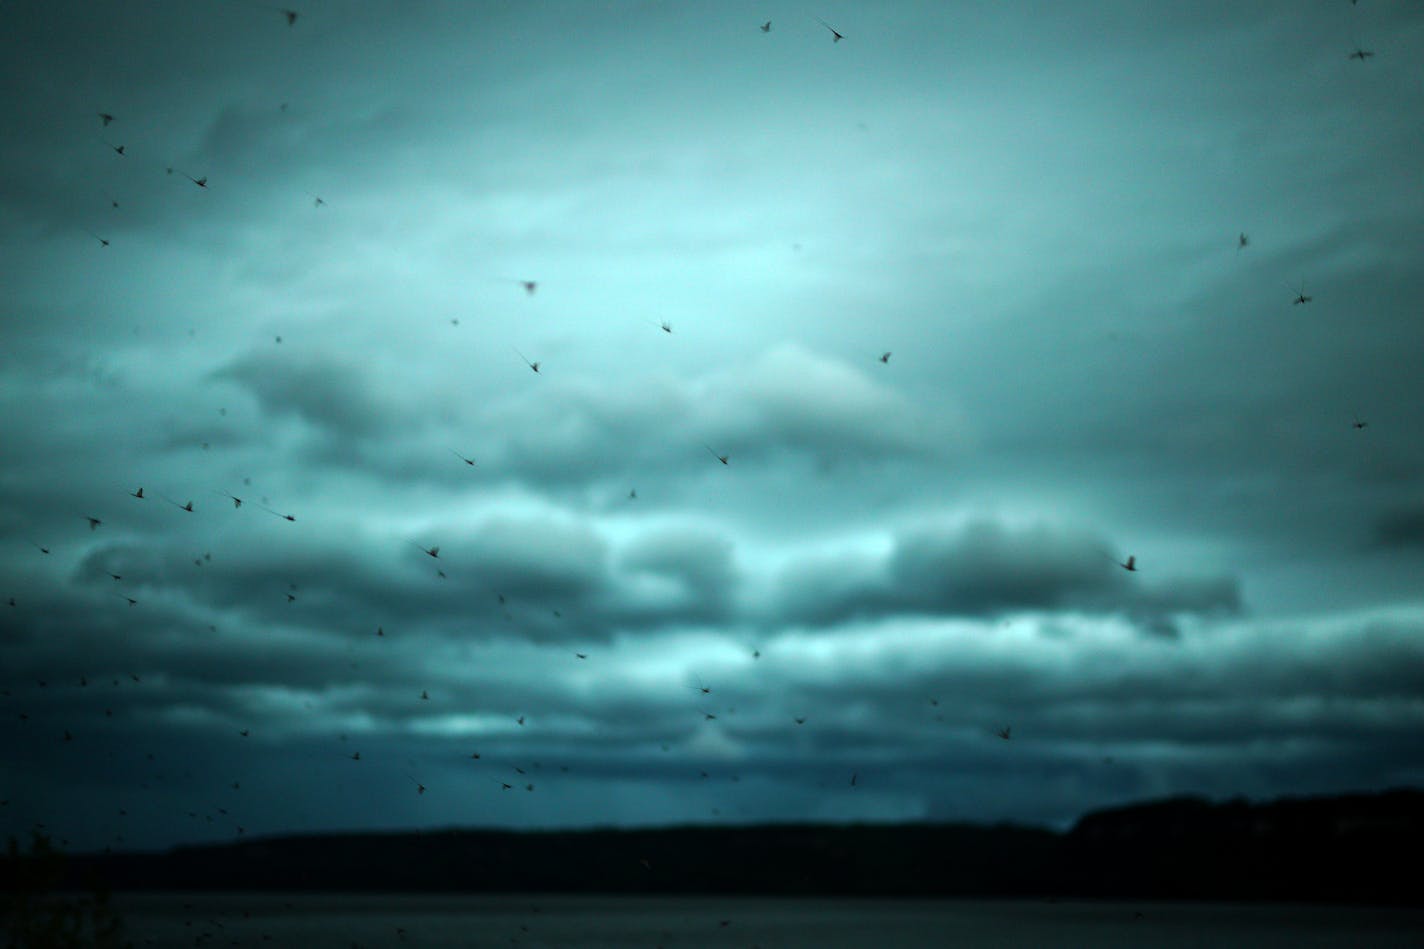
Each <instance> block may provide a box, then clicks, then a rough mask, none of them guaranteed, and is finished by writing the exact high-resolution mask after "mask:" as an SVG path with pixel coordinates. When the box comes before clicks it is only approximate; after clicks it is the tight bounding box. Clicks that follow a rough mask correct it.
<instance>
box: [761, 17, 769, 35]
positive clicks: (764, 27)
mask: <svg viewBox="0 0 1424 949" xmlns="http://www.w3.org/2000/svg"><path fill="white" fill-rule="evenodd" d="M761 31H762V32H763V33H770V32H771V21H770V20H767V21H766V22H765V23H763V24H762V25H761Z"/></svg>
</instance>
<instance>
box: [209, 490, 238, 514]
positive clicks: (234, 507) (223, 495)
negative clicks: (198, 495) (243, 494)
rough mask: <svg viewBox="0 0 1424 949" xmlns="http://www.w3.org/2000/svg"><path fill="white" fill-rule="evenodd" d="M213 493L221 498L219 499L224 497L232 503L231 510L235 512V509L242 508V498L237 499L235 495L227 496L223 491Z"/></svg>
mask: <svg viewBox="0 0 1424 949" xmlns="http://www.w3.org/2000/svg"><path fill="white" fill-rule="evenodd" d="M213 493H214V494H216V495H219V496H221V497H225V498H227V499H228V500H229V501H231V502H232V507H233V510H236V509H238V508H240V507H242V498H240V497H238V496H237V495H235V494H228V493H226V492H224V491H214V492H213Z"/></svg>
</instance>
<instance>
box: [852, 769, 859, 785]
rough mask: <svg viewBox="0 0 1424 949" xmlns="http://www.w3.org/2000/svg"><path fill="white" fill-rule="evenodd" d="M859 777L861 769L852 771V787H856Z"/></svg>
mask: <svg viewBox="0 0 1424 949" xmlns="http://www.w3.org/2000/svg"><path fill="white" fill-rule="evenodd" d="M859 777H860V772H859V771H852V772H851V773H850V786H851V787H855V782H856V779H857V778H859Z"/></svg>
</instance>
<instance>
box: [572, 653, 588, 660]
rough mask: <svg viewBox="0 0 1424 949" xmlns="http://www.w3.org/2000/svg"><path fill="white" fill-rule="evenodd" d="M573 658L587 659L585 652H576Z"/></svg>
mask: <svg viewBox="0 0 1424 949" xmlns="http://www.w3.org/2000/svg"><path fill="white" fill-rule="evenodd" d="M574 657H575V658H578V659H587V658H588V653H586V652H576V653H574Z"/></svg>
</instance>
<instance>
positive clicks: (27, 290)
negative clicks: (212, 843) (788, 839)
mask: <svg viewBox="0 0 1424 949" xmlns="http://www.w3.org/2000/svg"><path fill="white" fill-rule="evenodd" d="M294 2H296V0H294ZM296 12H297V14H298V15H297V18H296V20H295V22H294V23H292V24H291V25H290V26H289V25H288V23H287V21H286V17H285V16H284V15H283V13H282V12H281V9H280V7H279V6H275V5H274V6H267V5H264V4H261V3H255V2H254V3H246V2H239V0H199V2H188V3H176V2H167V0H153V2H143V3H123V4H80V3H58V4H55V3H45V4H40V3H37V2H30V0H24V2H17V3H11V4H8V5H7V6H6V7H5V9H4V11H3V12H0V121H3V128H4V129H5V138H6V142H7V144H6V146H5V148H4V149H3V151H0V241H3V246H4V250H5V252H4V255H3V257H0V285H3V287H4V290H5V292H4V294H3V296H0V327H2V328H3V329H0V332H3V346H2V347H0V444H3V446H4V449H3V457H4V459H5V463H4V465H3V466H0V538H3V543H0V605H2V606H3V608H2V609H0V749H3V750H0V801H4V802H5V803H4V804H3V806H0V832H18V831H22V830H24V829H25V828H28V827H30V826H32V825H33V824H35V823H36V822H43V823H44V824H46V826H48V827H49V828H51V829H52V830H54V831H55V833H56V835H57V836H60V837H64V838H66V839H69V840H71V841H72V842H73V843H74V844H75V845H76V846H84V847H98V846H104V845H114V846H161V845H167V844H170V843H174V842H179V841H189V840H209V839H227V838H231V837H233V836H235V835H237V834H238V828H239V827H240V828H241V830H242V833H244V834H253V835H255V834H260V833H278V832H285V831H299V830H300V831H305V830H319V829H335V828H342V829H353V828H355V829H359V828H376V827H412V826H416V827H418V826H448V825H452V824H477V825H494V826H515V827H530V826H554V825H560V826H564V825H630V824H644V823H675V822H688V821H693V822H697V821H713V822H718V821H721V822H738V823H740V822H747V821H759V820H783V819H804V818H813V819H826V820H906V819H968V820H999V819H1015V820H1024V821H1043V822H1064V821H1068V820H1071V819H1072V818H1074V817H1076V816H1077V815H1078V814H1080V813H1082V812H1083V811H1085V810H1087V809H1090V808H1093V807H1098V806H1104V805H1109V804H1113V803H1118V802H1122V801H1126V800H1134V799H1139V798H1143V797H1151V796H1160V795H1165V794H1173V793H1187V792H1193V793H1205V794H1209V795H1217V796H1224V795H1231V794H1246V795H1250V796H1272V795H1279V794H1289V793H1312V792H1329V791H1338V790H1345V789H1374V788H1384V787H1390V786H1397V785H1405V784H1416V785H1417V784H1420V783H1424V755H1421V752H1420V750H1419V744H1418V735H1419V733H1420V728H1421V727H1424V705H1421V702H1420V696H1421V695H1424V645H1421V643H1424V638H1421V637H1424V598H1421V595H1420V592H1419V591H1420V590H1421V589H1424V583H1421V578H1424V490H1421V486H1424V443H1421V441H1420V439H1419V433H1420V432H1421V431H1424V383H1421V381H1420V380H1421V379H1424V374H1421V373H1420V371H1419V367H1420V366H1421V365H1424V321H1421V319H1420V307H1419V301H1420V300H1421V299H1424V274H1422V273H1421V269H1420V259H1419V251H1420V248H1421V247H1424V189H1421V188H1420V186H1419V182H1420V181H1421V180H1424V177H1422V176H1421V173H1424V159H1421V156H1424V133H1421V122H1420V118H1421V116H1424V66H1421V65H1420V63H1421V61H1424V58H1421V53H1422V52H1424V8H1421V7H1419V6H1418V5H1417V4H1413V3H1409V2H1397V3H1387V2H1372V0H1361V2H1360V3H1358V4H1351V3H1349V2H1348V0H1339V2H1334V0H1330V2H1312V3H1309V4H1302V3H1299V2H1296V0H1290V2H1279V3H1268V2H1260V3H1250V4H1237V3H1194V4H1174V3H1141V2H1120V3H1114V2H1097V3H1077V4H1049V3H1016V2H999V3H987V4H986V3H974V4H969V3H948V2H933V3H877V4H873V5H871V4H854V3H844V2H830V3H828V4H826V5H825V6H823V7H814V8H812V7H805V6H801V5H786V4H780V3H776V2H772V3H756V4H753V3H732V2H729V3H718V4H683V3H673V2H645V3H631V2H629V3H619V2H606V3H598V4H594V3H573V2H570V3H437V2H415V3H394V2H380V3H378V2H372V3H338V2H335V0H312V2H305V0H303V2H301V3H300V5H299V9H297V11H296ZM818 18H819V19H821V20H824V21H825V23H826V24H829V25H830V26H831V27H833V28H834V29H835V30H836V31H838V32H840V33H841V34H843V35H844V37H845V38H844V39H843V40H841V41H839V42H837V41H834V39H833V36H832V33H831V31H830V30H828V29H827V28H826V26H824V25H822V24H821V23H819V22H817V19H818ZM768 20H769V21H770V24H771V29H770V30H769V31H763V30H762V29H760V27H761V25H762V24H763V23H765V22H767V21H768ZM1357 50H1361V51H1366V52H1369V53H1372V54H1373V55H1372V56H1369V57H1366V58H1363V59H1361V58H1351V53H1352V52H1355V51H1357ZM101 114H106V115H112V116H113V118H112V121H111V122H108V124H105V122H104V121H103V120H102V119H101V118H100V115H101ZM120 147H122V150H123V151H122V154H120V153H119V152H118V151H117V149H118V148H120ZM170 168H171V169H173V171H172V172H171V173H169V171H168V169H170ZM198 182H202V186H199V184H198ZM1243 235H1244V236H1245V237H1246V243H1245V245H1244V246H1243V245H1242V240H1241V238H1242V236H1243ZM522 281H533V282H534V291H533V292H532V293H531V292H528V291H527V290H526V288H525V287H524V286H523V285H522ZM1300 296H1306V297H1308V298H1309V302H1308V303H1295V302H1293V301H1295V300H1296V299H1297V298H1298V297H1300ZM887 353H888V354H889V355H888V358H883V357H884V356H885V354H887ZM530 363H537V365H538V371H537V372H531V366H530V365H529V364H530ZM719 456H724V457H725V459H726V463H725V464H723V463H722V462H721V460H720V458H719ZM462 459H470V460H472V461H473V462H474V464H467V463H466V462H465V461H464V460H462ZM139 487H142V488H143V489H144V497H143V498H142V499H138V498H135V497H132V496H130V493H131V492H134V491H136V489H138V488H139ZM232 497H237V498H241V499H242V501H243V503H242V505H241V507H237V506H235V505H234V503H233V500H231V499H230V498H232ZM190 501H191V502H192V507H193V510H192V511H191V512H187V511H184V510H182V509H181V507H182V505H184V504H187V503H188V502H190ZM170 502H171V503H170ZM282 515H291V516H292V518H293V520H290V521H289V520H286V519H285V518H284V517H283V516H282ZM87 517H94V518H97V519H99V520H100V521H101V523H100V524H99V525H98V526H97V527H96V528H93V529H91V527H90V525H89V524H88V523H87V522H86V518H87ZM436 547H438V555H439V556H438V557H431V556H429V555H427V554H426V553H422V549H427V550H428V549H431V548H436ZM1129 556H1132V557H1135V558H1136V559H1135V566H1136V567H1137V570H1135V571H1133V572H1128V571H1126V570H1123V569H1122V568H1121V566H1119V564H1121V563H1123V562H1125V561H1126V559H1127V558H1128V557H1129ZM114 575H117V576H118V577H120V578H121V579H117V580H115V579H112V578H111V577H112V576H114ZM12 598H13V606H11V605H8V604H9V603H10V601H11V599H12ZM126 598H128V599H132V600H133V601H135V602H134V603H133V604H132V605H130V603H128V602H126ZM378 629H379V630H380V631H381V634H380V635H378V634H377V630H378ZM580 654H581V655H582V656H584V657H586V658H580ZM135 677H136V678H135ZM704 689H705V690H707V691H705V692H704V691H703V690H704ZM422 693H424V695H425V696H428V697H426V698H422ZM709 716H715V717H709ZM521 717H522V718H523V721H522V723H521V721H520V719H521ZM798 719H804V722H803V723H801V724H798V723H797V720H798ZM1006 726H1009V727H1011V728H1012V732H1011V734H1012V738H1011V740H1010V741H1007V742H1005V741H1002V740H1000V739H999V738H998V737H996V731H997V730H999V729H1002V728H1004V727H1006ZM244 731H246V732H247V734H246V736H244V735H243V734H242V732H244ZM66 734H68V735H69V739H68V740H66V738H65V736H66ZM356 752H359V753H360V760H353V759H352V758H351V755H353V754H354V753H356ZM475 753H478V754H479V758H478V759H476V758H473V757H472V755H474V754H475ZM150 756H151V757H150ZM516 769H517V770H516ZM852 773H854V774H856V775H857V776H858V777H857V782H856V786H855V787H854V788H851V787H850V786H849V779H850V776H851V774H852ZM504 783H510V784H513V785H514V788H513V789H512V790H504V789H503V787H502V785H503V784H504ZM234 784H236V785H238V786H237V787H234ZM528 784H532V785H533V787H534V790H533V791H528V790H525V786H526V785H528ZM417 785H423V786H425V787H426V791H425V792H424V793H420V794H417V793H416V786H417ZM120 809H122V810H123V811H125V814H124V815H122V816H121V815H119V810H120Z"/></svg>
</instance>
